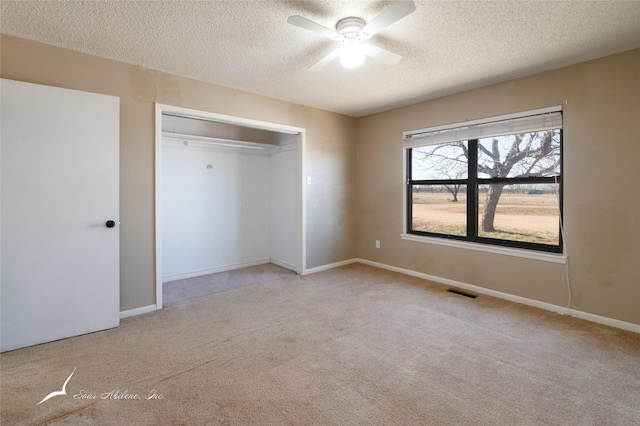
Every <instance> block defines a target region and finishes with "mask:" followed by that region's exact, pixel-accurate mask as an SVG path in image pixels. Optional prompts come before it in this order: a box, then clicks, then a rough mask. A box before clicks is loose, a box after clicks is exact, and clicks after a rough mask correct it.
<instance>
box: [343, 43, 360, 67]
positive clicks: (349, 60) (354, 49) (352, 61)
mask: <svg viewBox="0 0 640 426" xmlns="http://www.w3.org/2000/svg"><path fill="white" fill-rule="evenodd" d="M363 62H364V49H363V48H362V46H360V44H358V43H349V44H347V45H346V46H344V47H343V48H342V51H341V52H340V63H341V64H342V66H343V67H345V68H358V67H359V66H360V65H362V63H363Z"/></svg>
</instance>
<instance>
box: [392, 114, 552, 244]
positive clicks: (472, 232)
mask: <svg viewBox="0 0 640 426" xmlns="http://www.w3.org/2000/svg"><path fill="white" fill-rule="evenodd" d="M550 111H551V112H559V113H560V114H561V115H562V109H561V108H560V107H552V108H546V109H543V110H538V111H529V112H524V113H517V114H511V115H509V116H502V117H493V118H488V119H484V120H475V121H474V122H473V123H474V124H475V123H480V124H482V123H485V122H486V123H491V122H495V121H498V120H508V119H510V118H511V117H516V118H518V117H526V116H533V115H540V114H542V113H545V112H550ZM505 117H507V118H506V119H505ZM468 124H469V123H457V124H452V125H449V126H440V127H437V128H431V129H422V130H418V131H413V132H404V133H403V136H404V139H405V140H406V139H407V135H412V134H417V133H428V132H429V131H430V130H432V129H436V130H440V129H446V128H454V127H455V126H461V125H468ZM556 128H557V129H558V130H559V139H560V140H559V155H560V162H559V170H560V172H559V174H558V175H557V176H545V177H538V176H529V177H499V178H485V177H479V176H478V174H479V172H478V144H479V139H482V138H481V137H477V138H475V139H468V140H467V139H463V140H459V141H458V142H465V141H466V142H467V143H468V146H467V148H468V153H469V155H468V164H467V171H468V173H467V178H465V179H428V180H424V179H416V180H412V171H413V169H412V161H413V157H412V150H413V148H417V147H423V146H430V145H431V146H435V145H440V144H445V143H447V142H440V143H435V144H434V143H425V144H415V143H412V144H411V146H409V147H407V146H403V149H404V150H405V153H404V154H405V155H404V165H405V167H404V169H405V175H404V181H405V183H404V188H405V190H404V193H405V194H404V211H405V218H404V232H405V233H404V234H403V235H402V237H403V238H404V239H408V240H414V241H425V242H426V241H429V242H437V240H444V241H450V242H451V243H453V244H445V245H456V246H458V245H460V244H462V245H463V246H466V245H467V244H468V245H469V246H470V248H473V246H476V245H480V246H486V247H496V246H497V247H498V248H504V249H506V250H512V249H515V250H516V253H519V252H525V253H529V252H536V253H540V254H547V255H552V256H556V257H557V256H558V255H563V253H564V240H563V237H564V235H563V227H562V221H563V198H564V197H563V175H564V152H563V151H564V134H563V126H562V124H560V125H559V126H557V127H556ZM531 132H535V130H532V131H531ZM515 133H521V132H512V133H505V134H504V136H508V135H511V134H515ZM524 133H527V132H524ZM500 183H506V184H557V191H558V192H557V196H558V210H559V220H558V245H549V244H541V243H531V242H523V241H515V240H506V239H498V238H490V237H486V236H480V235H479V233H478V216H479V201H478V193H479V192H480V191H479V188H480V185H490V184H500ZM451 184H461V185H466V187H467V188H466V189H467V192H466V196H467V205H466V219H467V222H466V231H467V234H466V236H460V235H450V234H442V233H435V232H427V231H419V230H414V229H413V189H414V187H415V186H417V185H451ZM480 249H482V248H480ZM487 251H493V250H487ZM499 251H501V250H499ZM506 254H512V253H506ZM525 257H529V256H525ZM534 257H535V256H534Z"/></svg>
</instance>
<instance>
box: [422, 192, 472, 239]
mask: <svg viewBox="0 0 640 426" xmlns="http://www.w3.org/2000/svg"><path fill="white" fill-rule="evenodd" d="M411 192H412V194H411V197H412V218H411V230H413V231H422V232H434V233H438V234H446V235H460V236H466V235H467V186H466V185H460V184H456V185H413V186H412V190H411Z"/></svg>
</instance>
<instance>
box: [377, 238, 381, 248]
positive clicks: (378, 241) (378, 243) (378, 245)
mask: <svg viewBox="0 0 640 426" xmlns="http://www.w3.org/2000/svg"><path fill="white" fill-rule="evenodd" d="M376 248H380V240H376Z"/></svg>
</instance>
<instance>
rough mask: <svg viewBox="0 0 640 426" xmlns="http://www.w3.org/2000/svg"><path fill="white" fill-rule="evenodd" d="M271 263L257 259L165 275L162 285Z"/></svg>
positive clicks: (268, 260)
mask: <svg viewBox="0 0 640 426" xmlns="http://www.w3.org/2000/svg"><path fill="white" fill-rule="evenodd" d="M266 263H271V259H269V258H266V259H258V260H253V261H251V262H242V263H234V264H231V265H223V266H216V267H215V268H209V269H202V270H200V271H192V272H184V273H181V274H174V275H167V276H165V277H162V282H163V283H168V282H171V281H177V280H184V279H186V278H193V277H200V276H202V275H209V274H216V273H218V272H225V271H233V270H234V269H240V268H246V267H248V266H256V265H264V264H266Z"/></svg>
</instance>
